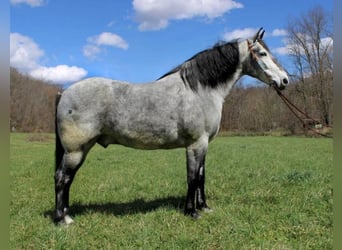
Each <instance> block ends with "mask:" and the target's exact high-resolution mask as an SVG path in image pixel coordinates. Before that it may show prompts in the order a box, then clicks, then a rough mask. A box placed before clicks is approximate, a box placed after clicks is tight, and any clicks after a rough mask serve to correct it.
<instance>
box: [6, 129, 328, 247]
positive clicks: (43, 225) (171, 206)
mask: <svg viewBox="0 0 342 250" xmlns="http://www.w3.org/2000/svg"><path fill="white" fill-rule="evenodd" d="M34 138H35V137H32V135H30V134H11V211H10V246H11V248H12V249H332V234H333V227H332V224H333V222H332V202H333V201H332V179H333V175H332V173H333V164H332V162H333V161H332V158H333V146H332V144H333V143H332V142H333V141H332V140H331V139H317V138H293V137H230V138H228V137H219V138H216V139H215V140H214V141H213V142H212V143H211V145H210V147H209V153H208V156H207V181H206V190H207V197H208V203H209V206H211V207H212V208H213V209H214V212H213V213H209V214H203V216H202V218H201V219H200V220H197V221H195V220H192V219H191V218H188V217H185V216H184V215H183V214H182V210H183V204H184V199H185V197H184V196H185V193H186V187H187V185H186V168H185V152H184V149H179V150H169V151H167V150H165V151H163V150H157V151H141V150H133V149H128V148H124V147H122V146H110V147H108V148H107V149H103V148H101V147H99V146H95V147H94V148H93V149H92V151H91V152H90V153H89V155H88V158H87V160H86V162H85V163H84V165H83V166H82V168H81V169H80V170H79V172H78V174H77V176H76V179H75V181H74V183H73V186H72V189H71V213H72V215H73V217H74V219H75V224H73V225H71V226H69V227H67V228H66V227H60V226H55V225H54V224H53V223H52V220H51V215H52V211H53V207H54V180H53V175H54V173H53V171H54V166H53V159H54V141H53V135H46V136H45V139H44V140H39V141H35V140H34ZM39 138H40V137H39Z"/></svg>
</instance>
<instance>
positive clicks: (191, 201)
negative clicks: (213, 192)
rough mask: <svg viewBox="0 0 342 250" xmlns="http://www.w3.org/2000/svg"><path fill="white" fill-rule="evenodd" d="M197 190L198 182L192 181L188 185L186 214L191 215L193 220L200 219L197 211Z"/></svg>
mask: <svg viewBox="0 0 342 250" xmlns="http://www.w3.org/2000/svg"><path fill="white" fill-rule="evenodd" d="M196 189H197V181H196V180H194V181H191V182H190V183H189V184H188V194H187V197H186V203H185V209H184V214H185V215H190V216H191V217H193V218H199V214H198V213H197V212H196V209H195V196H196Z"/></svg>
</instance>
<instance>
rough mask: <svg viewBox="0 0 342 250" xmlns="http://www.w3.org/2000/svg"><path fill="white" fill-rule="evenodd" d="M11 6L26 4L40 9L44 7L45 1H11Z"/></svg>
mask: <svg viewBox="0 0 342 250" xmlns="http://www.w3.org/2000/svg"><path fill="white" fill-rule="evenodd" d="M11 4H13V5H19V4H27V5H29V6H31V7H40V6H43V5H45V0H11Z"/></svg>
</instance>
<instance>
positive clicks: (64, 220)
mask: <svg viewBox="0 0 342 250" xmlns="http://www.w3.org/2000/svg"><path fill="white" fill-rule="evenodd" d="M54 222H55V224H56V225H60V226H69V225H70V224H72V223H74V220H73V219H71V217H70V216H69V215H65V216H64V217H62V218H55V220H54Z"/></svg>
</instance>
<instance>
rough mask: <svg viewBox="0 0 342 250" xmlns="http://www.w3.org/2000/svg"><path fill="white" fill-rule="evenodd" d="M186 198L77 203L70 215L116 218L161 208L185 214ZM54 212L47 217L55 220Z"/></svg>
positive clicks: (48, 213) (50, 212)
mask: <svg viewBox="0 0 342 250" xmlns="http://www.w3.org/2000/svg"><path fill="white" fill-rule="evenodd" d="M184 202H185V196H170V197H165V198H160V199H155V200H151V201H145V200H144V199H135V200H134V201H130V202H123V203H115V202H108V203H90V204H82V203H80V202H76V203H74V204H72V205H71V206H70V215H71V216H73V217H74V216H77V215H82V214H89V213H103V214H109V215H115V216H125V215H130V214H138V213H143V214H144V213H149V212H152V211H154V210H156V209H159V208H171V209H176V210H179V211H180V210H181V211H182V212H183V208H184ZM53 213H54V211H53V210H49V211H46V212H44V216H45V217H50V218H51V220H53Z"/></svg>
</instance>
